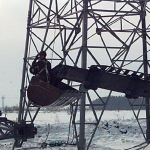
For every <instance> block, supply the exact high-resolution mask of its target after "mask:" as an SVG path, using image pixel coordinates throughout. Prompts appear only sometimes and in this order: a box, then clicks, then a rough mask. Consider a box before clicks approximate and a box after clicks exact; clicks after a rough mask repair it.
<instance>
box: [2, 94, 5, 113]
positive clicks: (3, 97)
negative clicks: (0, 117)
mask: <svg viewBox="0 0 150 150" xmlns="http://www.w3.org/2000/svg"><path fill="white" fill-rule="evenodd" d="M1 99H2V112H4V99H5V96H4V95H3V96H2V97H1Z"/></svg>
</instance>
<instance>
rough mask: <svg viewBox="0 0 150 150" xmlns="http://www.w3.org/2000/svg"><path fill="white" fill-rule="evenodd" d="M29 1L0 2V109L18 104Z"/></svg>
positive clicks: (10, 0) (1, 0)
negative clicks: (3, 105)
mask: <svg viewBox="0 0 150 150" xmlns="http://www.w3.org/2000/svg"><path fill="white" fill-rule="evenodd" d="M28 3H29V0H0V56H1V58H0V69H1V70H0V107H1V105H2V103H1V102H2V100H1V97H2V96H3V95H4V96H5V104H6V105H8V106H9V105H16V104H18V102H19V96H20V87H21V76H22V65H23V61H22V60H23V55H24V47H25V37H26V22H27V13H28V5H29V4H28Z"/></svg>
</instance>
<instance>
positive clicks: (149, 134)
mask: <svg viewBox="0 0 150 150" xmlns="http://www.w3.org/2000/svg"><path fill="white" fill-rule="evenodd" d="M140 4H141V20H142V37H143V38H142V44H143V65H144V78H146V77H147V75H148V57H147V41H146V40H147V38H146V19H145V16H146V11H145V6H146V3H145V1H143V0H141V1H140ZM145 104H146V126H147V130H146V140H147V141H149V140H150V106H149V105H150V102H149V98H145Z"/></svg>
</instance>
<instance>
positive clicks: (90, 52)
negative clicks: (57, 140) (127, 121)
mask: <svg viewBox="0 0 150 150" xmlns="http://www.w3.org/2000/svg"><path fill="white" fill-rule="evenodd" d="M149 7H150V6H149V1H148V0H137V1H135V0H130V1H126V0H121V1H116V0H84V1H82V0H65V1H63V2H62V1H59V0H50V1H47V0H42V1H40V0H30V3H29V12H28V22H27V36H26V46H25V54H24V65H23V72H22V85H21V91H20V105H19V106H20V110H19V116H18V122H22V121H23V122H24V121H25V122H28V123H31V124H33V123H34V121H35V119H36V116H37V115H38V112H39V110H40V106H36V105H34V104H33V103H31V102H30V101H29V100H28V98H27V96H26V92H27V87H28V85H29V82H30V79H31V74H30V73H29V67H30V65H31V63H32V61H33V59H34V57H35V56H36V55H37V54H38V53H39V52H40V51H46V52H47V58H48V60H49V61H50V62H51V63H52V66H53V67H54V66H56V65H58V64H59V63H62V64H69V65H71V66H76V67H79V68H88V67H90V66H91V65H98V66H99V65H108V66H111V67H117V68H120V69H122V68H123V69H129V70H133V71H137V72H139V71H140V72H143V73H144V78H146V77H148V74H149V67H150V64H149V60H148V54H149V51H150V40H149V39H150V22H148V19H147V18H148V17H150V15H149V13H150V8H149ZM69 83H70V84H71V85H72V86H73V87H76V88H77V89H80V91H81V92H84V93H85V94H83V95H82V98H81V97H79V96H77V97H76V100H77V103H74V105H75V107H74V109H75V112H80V122H78V123H77V121H76V113H75V115H74V121H73V122H74V128H75V131H76V137H79V138H77V141H78V149H89V147H90V144H91V142H92V139H93V138H94V134H95V132H96V129H97V128H98V125H99V123H100V121H101V118H102V115H103V113H104V111H105V108H106V106H107V103H108V101H109V97H110V95H111V93H112V91H106V94H107V95H108V99H107V100H106V101H104V100H103V99H102V98H101V97H102V95H101V93H102V92H104V91H102V89H98V90H93V91H91V90H89V91H86V90H85V89H84V88H83V86H82V84H81V85H80V84H79V83H74V82H69ZM79 98H80V99H81V102H80V104H78V100H79ZM93 98H94V99H96V98H98V99H99V100H100V104H99V105H100V106H101V107H102V110H101V111H99V112H100V113H97V111H96V110H95V107H94V104H93V103H92V99H93ZM130 104H131V106H133V104H132V103H130ZM142 105H143V106H144V107H145V110H146V117H145V120H146V121H147V132H145V129H143V128H142V126H140V128H141V130H142V132H143V135H144V138H145V139H146V141H149V139H150V120H149V118H150V113H149V107H150V106H149V99H148V98H145V99H144V101H143V103H142V104H141V105H140V106H139V107H141V106H142ZM79 106H80V107H79ZM88 106H90V107H91V108H92V112H93V118H94V120H95V122H94V123H93V121H92V122H91V123H89V122H88V123H86V121H85V116H86V107H88ZM33 107H34V108H36V112H35V114H33V113H31V111H30V109H32V108H33ZM78 108H79V109H80V111H77V110H78ZM132 108H134V107H132ZM139 113H140V108H139ZM139 113H138V114H139ZM135 116H136V119H137V121H138V123H139V125H140V120H139V118H138V115H135ZM89 124H90V125H91V124H92V125H93V133H92V134H91V135H89V137H90V138H89V139H87V138H86V137H85V133H86V130H85V129H86V126H88V125H89ZM78 134H79V136H78ZM23 141H24V140H23V139H21V138H20V139H17V140H16V142H15V146H21V145H22V143H23ZM85 141H86V142H85Z"/></svg>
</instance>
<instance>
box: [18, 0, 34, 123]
mask: <svg viewBox="0 0 150 150" xmlns="http://www.w3.org/2000/svg"><path fill="white" fill-rule="evenodd" d="M32 3H33V0H30V3H29V11H28V21H27V34H26V43H25V52H24V62H23V71H22V82H21V90H20V103H19V115H18V122H20V121H21V120H22V114H23V111H24V108H23V98H24V96H25V89H24V84H25V76H26V73H27V70H26V67H27V55H28V46H29V36H30V28H29V26H30V22H31V12H32V11H31V10H32Z"/></svg>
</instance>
